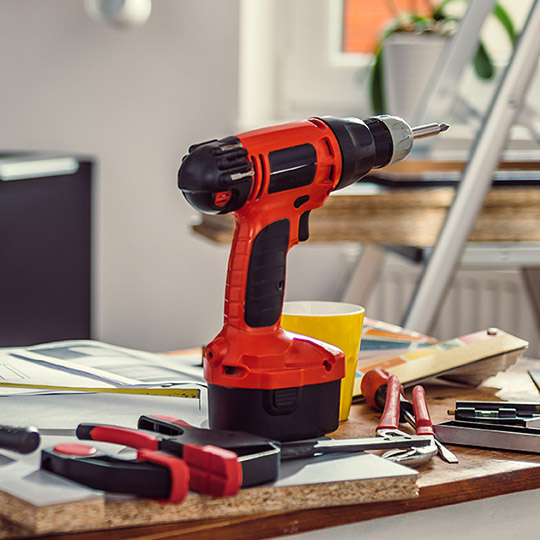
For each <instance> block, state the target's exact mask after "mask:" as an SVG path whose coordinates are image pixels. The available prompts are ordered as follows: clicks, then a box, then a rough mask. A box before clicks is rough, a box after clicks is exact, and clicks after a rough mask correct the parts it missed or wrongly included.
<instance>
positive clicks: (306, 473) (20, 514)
mask: <svg viewBox="0 0 540 540" xmlns="http://www.w3.org/2000/svg"><path fill="white" fill-rule="evenodd" d="M2 469H4V471H2V480H1V481H0V484H1V491H0V514H1V515H2V516H3V517H4V518H6V519H8V520H9V521H11V522H13V523H15V524H17V525H19V526H20V527H22V528H23V529H24V530H25V531H26V533H28V534H48V533H61V532H74V531H84V530H94V529H109V528H117V527H127V526H137V525H139V526H140V525H149V524H158V523H171V522H183V521H192V520H201V519H213V518H224V517H233V516H249V515H253V514H259V513H261V512H283V511H291V510H302V509H308V508H320V507H331V506H341V505H348V504H360V503H367V502H375V501H391V500H399V499H408V498H414V497H416V496H417V495H418V487H417V485H416V478H417V473H416V472H415V471H413V470H411V469H408V468H406V467H403V466H401V465H397V464H395V463H391V462H389V461H386V460H383V459H382V458H380V457H379V456H376V455H372V454H364V453H360V454H356V455H339V456H338V455H334V456H331V457H327V456H321V457H319V458H312V459H309V460H294V461H288V462H285V463H283V464H282V468H281V473H280V477H279V479H278V480H277V481H276V482H275V483H273V484H268V485H263V486H257V487H253V488H248V489H243V490H240V492H239V493H238V495H236V496H235V497H226V498H213V497H210V496H207V495H200V494H197V493H191V492H190V493H189V495H188V496H187V498H186V500H185V501H184V502H182V503H179V504H165V503H161V502H158V501H153V500H148V499H140V498H131V497H127V496H118V495H116V496H114V495H105V494H103V493H102V492H99V491H95V490H90V489H86V488H84V487H82V486H78V485H77V484H74V483H73V482H70V481H67V480H65V479H62V478H59V477H57V476H55V475H52V474H50V473H47V472H45V471H39V470H35V467H34V468H32V467H31V466H30V465H26V464H21V463H16V462H13V463H10V464H8V465H5V464H4V466H3V467H1V466H0V470H2ZM6 469H7V470H6Z"/></svg>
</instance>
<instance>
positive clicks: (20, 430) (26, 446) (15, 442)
mask: <svg viewBox="0 0 540 540" xmlns="http://www.w3.org/2000/svg"><path fill="white" fill-rule="evenodd" d="M39 442H40V437H39V432H38V430H37V429H36V428H34V427H15V426H0V448H5V449H6V450H13V451H15V452H19V453H20V454H30V453H31V452H33V451H34V450H35V449H36V448H37V447H38V446H39Z"/></svg>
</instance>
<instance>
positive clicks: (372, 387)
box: [361, 368, 459, 463]
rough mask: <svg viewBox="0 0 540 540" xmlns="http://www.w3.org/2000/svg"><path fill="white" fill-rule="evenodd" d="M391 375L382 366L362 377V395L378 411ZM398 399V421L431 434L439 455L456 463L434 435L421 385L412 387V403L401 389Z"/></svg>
mask: <svg viewBox="0 0 540 540" xmlns="http://www.w3.org/2000/svg"><path fill="white" fill-rule="evenodd" d="M392 377H395V375H391V374H390V373H389V372H388V371H386V370H384V369H382V368H375V369H372V370H370V371H368V372H367V373H366V374H365V375H364V376H363V377H362V384H361V389H362V395H363V396H364V398H365V400H366V403H367V404H368V405H369V406H370V407H371V408H372V409H374V410H376V411H378V410H382V409H383V408H384V407H385V401H386V399H387V393H388V390H387V385H388V384H389V381H390V379H391V378H392ZM415 395H416V399H415ZM398 399H399V415H400V421H403V422H407V423H409V424H410V425H411V426H412V427H413V428H415V429H416V433H417V434H419V433H420V432H419V431H418V429H421V430H422V431H423V434H425V435H429V436H432V437H433V443H434V444H435V446H436V447H437V451H438V452H439V454H440V456H441V457H442V458H443V459H444V460H445V461H447V462H448V463H458V462H459V460H458V458H457V457H456V455H455V454H454V453H453V452H451V451H450V450H448V448H446V447H445V446H444V445H443V444H442V443H441V442H440V441H438V440H437V438H436V437H435V435H434V431H433V425H432V423H431V418H430V415H429V410H428V408H427V404H426V398H425V392H424V388H423V387H422V386H415V388H414V389H413V403H411V402H410V401H408V400H407V399H405V397H404V396H403V394H402V392H401V391H400V392H399V397H398ZM415 403H416V410H415ZM417 422H420V425H419V426H417Z"/></svg>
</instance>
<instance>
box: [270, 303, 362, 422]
mask: <svg viewBox="0 0 540 540" xmlns="http://www.w3.org/2000/svg"><path fill="white" fill-rule="evenodd" d="M363 324H364V308H363V307H361V306H357V305H354V304H346V303H344V302H325V301H311V300H306V301H296V302H285V303H284V304H283V313H282V315H281V326H282V327H283V328H284V329H285V330H289V331H290V332H295V333H296V334H302V335H304V336H309V337H312V338H315V339H319V340H320V341H324V342H326V343H330V344H331V345H335V346H336V347H339V348H340V349H341V350H342V351H343V352H344V353H345V377H344V378H343V379H342V380H341V394H340V406H339V421H340V422H342V421H343V420H347V418H348V417H349V412H350V410H351V403H352V397H353V390H354V378H355V375H356V366H357V363H358V352H359V350H360V340H361V338H362V326H363Z"/></svg>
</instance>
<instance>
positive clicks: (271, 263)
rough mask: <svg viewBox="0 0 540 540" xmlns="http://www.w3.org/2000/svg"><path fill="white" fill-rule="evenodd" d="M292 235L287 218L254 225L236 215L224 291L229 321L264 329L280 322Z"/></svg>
mask: <svg viewBox="0 0 540 540" xmlns="http://www.w3.org/2000/svg"><path fill="white" fill-rule="evenodd" d="M290 237H291V235H290V221H289V220H288V219H279V220H276V221H273V222H271V223H269V224H267V225H264V226H261V227H256V228H253V226H252V223H251V221H250V220H248V219H242V218H241V217H239V216H237V224H236V230H235V235H234V239H233V244H232V248H231V254H230V259H229V270H228V274H227V286H226V292H225V297H226V298H225V318H226V322H227V323H228V324H231V325H232V326H236V327H238V328H245V327H246V326H248V327H250V328H262V327H269V326H273V325H275V324H276V323H278V322H279V320H280V317H281V310H282V307H283V298H284V294H285V274H286V262H287V252H288V250H289V248H290Z"/></svg>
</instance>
